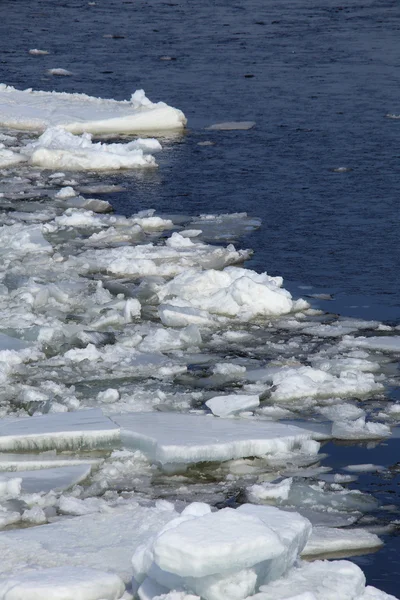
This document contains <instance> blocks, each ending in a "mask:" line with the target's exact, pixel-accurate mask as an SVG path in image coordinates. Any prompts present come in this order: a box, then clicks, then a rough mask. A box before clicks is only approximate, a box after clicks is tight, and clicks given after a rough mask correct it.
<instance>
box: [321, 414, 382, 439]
mask: <svg viewBox="0 0 400 600" xmlns="http://www.w3.org/2000/svg"><path fill="white" fill-rule="evenodd" d="M390 435H391V431H390V427H389V426H388V425H385V424H384V423H374V422H372V421H368V422H366V421H365V417H359V418H358V419H356V420H355V421H334V422H333V423H332V437H334V438H336V439H338V440H379V439H381V438H385V437H389V436H390Z"/></svg>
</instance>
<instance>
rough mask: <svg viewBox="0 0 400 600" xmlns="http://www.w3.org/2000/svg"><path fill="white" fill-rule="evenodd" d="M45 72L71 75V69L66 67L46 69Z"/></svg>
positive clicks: (61, 75) (65, 75)
mask: <svg viewBox="0 0 400 600" xmlns="http://www.w3.org/2000/svg"><path fill="white" fill-rule="evenodd" d="M47 73H48V74H49V75H58V76H60V77H68V76H69V75H72V73H71V71H68V70H67V69H58V68H57V69H48V70H47Z"/></svg>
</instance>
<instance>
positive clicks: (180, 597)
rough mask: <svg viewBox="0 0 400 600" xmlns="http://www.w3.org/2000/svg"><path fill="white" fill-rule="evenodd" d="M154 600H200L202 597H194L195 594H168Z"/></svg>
mask: <svg viewBox="0 0 400 600" xmlns="http://www.w3.org/2000/svg"><path fill="white" fill-rule="evenodd" d="M153 600H200V596H193V594H186V593H185V592H175V591H174V592H168V594H162V595H161V596H155V597H153Z"/></svg>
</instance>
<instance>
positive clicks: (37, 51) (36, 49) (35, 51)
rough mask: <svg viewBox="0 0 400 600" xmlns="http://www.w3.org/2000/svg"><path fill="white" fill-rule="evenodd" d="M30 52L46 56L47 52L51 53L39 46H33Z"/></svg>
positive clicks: (34, 54)
mask: <svg viewBox="0 0 400 600" xmlns="http://www.w3.org/2000/svg"><path fill="white" fill-rule="evenodd" d="M29 54H32V55H33V56H45V55H46V54H49V51H48V50H39V49H38V48H32V49H31V50H29Z"/></svg>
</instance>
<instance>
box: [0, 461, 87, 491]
mask: <svg viewBox="0 0 400 600" xmlns="http://www.w3.org/2000/svg"><path fill="white" fill-rule="evenodd" d="M90 471H91V466H90V465H87V464H86V465H71V466H66V467H57V468H50V469H43V470H36V471H18V473H17V474H15V473H10V472H6V473H0V485H1V484H2V482H3V481H9V480H11V479H13V478H15V477H18V478H21V479H22V482H21V492H22V493H26V494H34V493H38V492H49V491H50V490H55V491H64V490H67V489H68V488H70V487H72V486H73V485H75V484H77V483H80V482H81V481H83V480H84V479H86V478H87V477H88V476H89V475H90Z"/></svg>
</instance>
